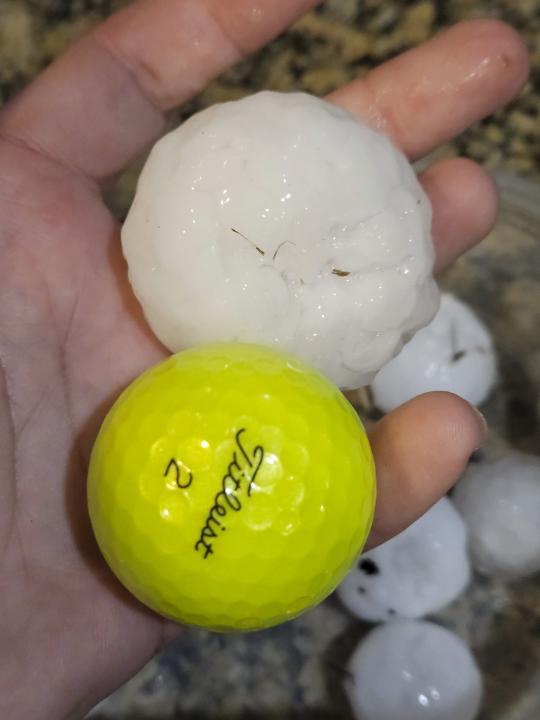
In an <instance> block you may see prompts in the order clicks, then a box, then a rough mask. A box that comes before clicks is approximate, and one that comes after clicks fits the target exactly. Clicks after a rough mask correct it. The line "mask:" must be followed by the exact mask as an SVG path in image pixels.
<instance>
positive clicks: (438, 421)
mask: <svg viewBox="0 0 540 720" xmlns="http://www.w3.org/2000/svg"><path fill="white" fill-rule="evenodd" d="M485 433H486V427H485V421H484V420H483V418H482V416H481V415H480V414H479V413H478V411H476V410H474V409H473V408H472V407H471V406H470V405H469V404H468V403H467V402H466V401H465V400H462V399H461V398H459V397H458V396H457V395H452V394H451V393H441V392H437V393H427V394H426V395H421V396H419V397H417V398H415V399H414V400H411V401H410V402H408V403H405V405H402V406H401V407H400V408H398V409H397V410H394V412H392V413H390V414H389V415H387V416H386V417H384V418H383V419H382V420H381V421H380V422H379V423H378V424H377V425H376V426H375V428H374V429H373V431H372V432H371V434H370V440H371V444H372V448H373V453H374V456H375V464H376V468H377V488H378V497H377V506H376V509H375V520H374V524H373V529H372V532H371V535H370V539H369V546H370V547H373V546H374V545H378V544H380V543H382V542H384V541H386V540H389V539H390V538H391V537H393V536H394V535H396V534H397V533H399V532H401V531H402V530H404V529H405V528H406V527H407V526H408V525H410V524H411V523H412V522H414V521H415V520H416V519H417V518H419V517H420V515H422V514H423V513H424V512H426V510H428V509H429V508H430V507H431V506H432V505H433V504H434V503H435V502H436V501H437V500H438V499H439V498H440V497H442V495H443V494H444V493H445V492H447V491H448V490H449V489H450V487H451V486H452V485H453V484H454V483H455V482H456V481H457V480H458V479H459V477H460V475H461V474H462V472H463V470H464V469H465V466H466V465H467V461H468V459H469V457H470V456H471V454H472V453H473V452H474V451H475V450H477V449H478V448H479V447H480V445H481V444H482V441H483V440H484V437H485Z"/></svg>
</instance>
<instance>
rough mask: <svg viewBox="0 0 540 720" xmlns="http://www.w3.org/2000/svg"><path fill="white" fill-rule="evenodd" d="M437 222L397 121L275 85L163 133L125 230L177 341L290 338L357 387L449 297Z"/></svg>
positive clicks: (165, 335)
mask: <svg viewBox="0 0 540 720" xmlns="http://www.w3.org/2000/svg"><path fill="white" fill-rule="evenodd" d="M430 227H431V207H430V203H429V200H428V198H427V196H426V195H425V193H424V192H423V190H422V188H421V187H420V185H419V183H418V181H417V179H416V176H415V174H414V172H413V170H412V168H411V166H410V165H409V163H408V162H407V160H406V159H405V157H404V156H403V155H402V154H401V152H399V151H398V150H397V149H396V148H394V147H393V145H392V144H391V143H390V141H389V140H388V138H387V137H386V136H384V135H382V134H380V133H378V132H376V131H374V130H372V129H371V128H369V127H368V126H367V125H364V124H362V123H360V122H359V121H358V120H356V119H355V118H353V117H352V116H351V115H350V114H348V113H346V112H345V111H344V110H341V109H339V108H337V107H336V106H334V105H332V104H330V103H327V102H325V101H323V100H319V99H317V98H314V97H312V96H309V95H305V94H300V93H298V94H287V93H274V92H262V93H258V94H256V95H253V96H251V97H248V98H245V99H243V100H239V101H237V102H230V103H225V104H221V105H216V106H214V107H211V108H208V109H207V110H204V111H203V112H201V113H199V114H198V115H195V116H194V117H192V118H191V119H190V120H188V121H187V122H185V123H184V124H183V125H182V126H181V127H179V128H178V129H177V130H175V131H174V132H172V133H170V134H169V135H167V136H166V137H165V138H163V139H162V140H161V141H160V142H158V143H157V145H156V146H155V148H154V150H153V151H152V153H151V155H150V158H149V160H148V162H147V164H146V166H145V168H144V169H143V172H142V175H141V177H140V180H139V185H138V189H137V194H136V197H135V200H134V203H133V206H132V208H131V210H130V213H129V216H128V218H127V220H126V223H125V225H124V229H123V233H122V243H123V249H124V254H125V257H126V259H127V262H128V265H129V277H130V281H131V283H132V286H133V289H134V291H135V293H136V295H137V297H138V298H139V300H140V302H141V304H142V307H143V309H144V312H145V315H146V318H147V319H148V322H149V323H150V325H151V327H152V328H153V330H154V332H155V334H156V335H157V336H158V338H159V339H160V340H161V341H162V342H163V343H164V344H165V345H166V346H167V347H168V348H169V349H170V350H172V351H178V350H181V349H183V348H185V347H187V346H191V345H197V344H200V343H204V342H208V341H212V342H214V341H216V342H217V341H235V340H239V341H244V342H256V343H260V344H264V345H274V346H279V347H283V348H284V349H287V350H289V351H290V352H292V353H295V354H297V355H298V356H300V357H303V358H304V359H305V360H307V361H309V362H311V363H312V364H313V365H315V366H316V367H318V368H319V369H320V370H321V371H322V372H324V373H325V374H326V375H327V376H328V377H329V378H331V379H332V380H333V381H334V382H335V383H336V384H337V385H339V386H341V387H343V388H355V387H359V386H361V385H365V384H366V383H367V382H369V381H370V380H371V379H372V378H373V376H374V374H375V373H376V372H377V370H378V369H379V368H380V367H381V366H382V365H383V364H384V363H386V362H388V360H389V359H390V358H391V357H393V355H395V353H396V352H398V351H399V349H400V348H401V346H402V344H403V339H404V337H409V336H410V335H411V334H413V333H414V332H415V331H416V330H417V329H418V328H420V327H423V326H424V325H425V324H426V323H428V322H429V320H431V318H432V317H433V315H434V313H435V312H436V310H437V307H438V290H437V288H436V285H435V283H434V281H433V278H432V266H433V258H434V251H433V245H432V240H431V230H430Z"/></svg>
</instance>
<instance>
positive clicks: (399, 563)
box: [337, 498, 470, 621]
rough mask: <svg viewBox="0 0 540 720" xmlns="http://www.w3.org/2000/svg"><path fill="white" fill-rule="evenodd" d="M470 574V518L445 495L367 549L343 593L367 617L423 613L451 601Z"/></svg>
mask: <svg viewBox="0 0 540 720" xmlns="http://www.w3.org/2000/svg"><path fill="white" fill-rule="evenodd" d="M469 579H470V565H469V559H468V554H467V531H466V527H465V523H464V522H463V520H462V519H461V517H460V515H459V513H458V512H457V511H456V510H455V508H454V507H453V505H452V503H451V502H450V500H448V499H447V498H442V499H441V500H439V501H438V502H437V503H436V504H435V505H434V506H433V507H432V508H431V509H430V510H428V511H427V513H425V515H423V516H422V517H421V518H420V519H419V520H417V521H416V522H415V523H413V524H412V525H411V526H410V527H408V528H407V529H406V530H404V531H403V532H402V533H400V534H399V535H396V536H395V537H394V538H392V540H389V541H388V542H386V543H384V544H383V545H380V546H379V547H377V548H375V549H374V550H370V551H369V552H367V553H365V554H364V555H362V556H361V557H360V559H359V561H358V563H357V566H356V567H355V568H354V569H353V570H352V571H351V572H350V573H349V574H348V575H347V577H346V578H345V580H343V582H342V583H341V585H340V586H339V587H338V589H337V593H338V597H339V598H340V600H341V601H342V603H343V604H344V605H345V606H346V607H347V608H348V610H350V612H352V613H353V614H354V615H356V616H357V617H360V618H362V619H363V620H370V621H378V620H391V619H392V618H395V617H404V618H420V617H422V616H424V615H428V614H430V613H434V612H437V611H438V610H440V609H441V608H443V607H444V606H446V605H448V604H449V603H451V602H452V601H453V600H454V599H455V598H457V597H458V596H459V595H460V594H461V593H462V592H463V590H464V589H465V587H466V586H467V584H468V582H469Z"/></svg>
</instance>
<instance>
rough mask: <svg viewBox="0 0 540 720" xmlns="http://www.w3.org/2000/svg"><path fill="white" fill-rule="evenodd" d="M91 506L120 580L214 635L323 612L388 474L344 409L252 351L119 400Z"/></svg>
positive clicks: (178, 369)
mask: <svg viewBox="0 0 540 720" xmlns="http://www.w3.org/2000/svg"><path fill="white" fill-rule="evenodd" d="M88 503H89V510H90V517H91V521H92V525H93V528H94V532H95V535H96V538H97V541H98V543H99V546H100V548H101V551H102V553H103V555H104V557H105V559H106V560H107V562H108V564H109V565H110V567H111V568H112V570H113V572H114V573H115V574H116V576H117V577H118V578H119V580H120V581H121V582H122V583H123V584H124V585H125V586H126V587H127V588H128V589H129V590H130V591H131V592H132V593H133V594H134V595H135V596H136V597H137V598H138V599H139V600H141V601H142V602H143V603H145V604H146V605H148V606H149V607H151V608H153V609H154V610H156V611H157V612H158V613H161V614H162V615H164V616H166V617H169V618H172V619H174V620H177V621H181V622H184V623H190V624H194V625H200V626H204V627H207V628H211V629H214V630H250V629H257V628H263V627H268V626H271V625H275V624H277V623H280V622H282V621H284V620H288V619H290V618H292V617H294V616H296V615H298V614H299V613H301V612H302V611H303V610H305V609H307V608H309V607H310V606H312V605H314V604H316V603H318V602H320V601H321V600H323V599H324V598H325V597H326V596H327V595H328V594H329V593H330V592H331V591H332V590H333V589H334V588H335V587H336V585H337V584H338V583H339V582H340V581H341V580H342V578H343V577H344V575H345V574H346V572H347V570H348V569H349V567H350V565H351V564H352V563H353V562H354V560H355V559H356V557H357V556H358V555H359V553H360V551H361V549H362V547H363V545H364V543H365V540H366V537H367V535H368V532H369V530H370V527H371V522H372V518H373V510H374V505H375V470H374V463H373V458H372V455H371V451H370V447H369V443H368V440H367V438H366V434H365V431H364V429H363V427H362V424H361V423H360V420H359V419H358V416H357V415H356V413H355V411H354V409H353V408H352V407H351V406H350V404H349V403H348V401H347V400H346V399H345V397H344V396H343V395H342V393H341V392H340V391H339V390H338V389H337V388H336V387H334V386H333V385H332V384H331V383H330V382H329V381H328V380H326V379H325V378H324V377H322V376H321V375H320V374H319V373H318V372H316V371H315V370H313V369H312V368H311V367H309V366H307V365H306V364H305V363H304V362H301V361H299V360H297V359H296V358H293V357H290V356H288V355H286V354H283V353H282V352H278V351H275V350H271V349H268V348H263V347H258V346H255V345H243V344H221V345H211V346H203V347H199V348H194V349H191V350H187V351H185V352H182V353H179V354H177V355H173V356H172V357H170V358H169V359H168V360H166V361H165V362H163V363H161V364H160V365H157V366H156V367H154V368H151V369H150V370H148V371H147V372H145V373H144V374H143V375H141V377H139V378H138V379H137V380H136V381H135V382H134V383H133V384H132V385H130V386H129V387H128V388H127V390H125V391H124V393H123V394H122V395H121V396H120V398H119V399H118V401H117V402H116V403H115V405H114V406H113V408H112V409H111V411H110V413H109V414H108V416H107V417H106V419H105V421H104V423H103V426H102V428H101V431H100V433H99V435H98V438H97V440H96V443H95V446H94V450H93V453H92V458H91V462H90V469H89V477H88Z"/></svg>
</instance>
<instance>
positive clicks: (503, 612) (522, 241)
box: [0, 0, 540, 720]
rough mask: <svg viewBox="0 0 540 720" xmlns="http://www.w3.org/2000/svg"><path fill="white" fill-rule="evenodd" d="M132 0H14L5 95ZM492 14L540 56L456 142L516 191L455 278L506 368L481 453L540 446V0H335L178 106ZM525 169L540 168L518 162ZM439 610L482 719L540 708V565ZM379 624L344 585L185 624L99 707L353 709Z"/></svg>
mask: <svg viewBox="0 0 540 720" xmlns="http://www.w3.org/2000/svg"><path fill="white" fill-rule="evenodd" d="M224 1H225V0H224ZM125 4H127V2H126V0H0V100H1V101H2V102H4V101H7V100H8V99H9V97H11V96H12V95H13V94H14V93H15V92H16V91H17V90H18V89H19V88H20V87H22V86H23V85H24V84H25V83H26V82H27V81H28V80H29V79H30V78H31V77H32V76H33V75H34V74H35V73H36V72H38V71H39V69H40V68H42V67H43V66H44V65H45V64H47V63H48V62H50V61H51V60H52V59H53V58H54V57H55V56H56V55H58V53H60V52H61V51H62V50H63V49H64V48H65V47H66V45H67V44H68V43H69V42H70V41H72V40H73V39H75V38H76V37H77V36H79V35H80V34H81V33H83V32H84V31H85V30H87V29H88V28H89V27H91V26H92V24H93V23H95V22H98V21H99V20H100V19H101V18H103V17H105V16H106V15H107V14H109V13H110V12H112V11H113V10H115V9H117V8H119V7H121V6H122V5H125ZM486 14H487V15H491V16H496V17H500V18H503V19H505V20H507V21H509V22H511V23H512V24H513V25H514V26H515V27H517V28H518V29H519V30H520V31H521V32H522V34H523V36H524V37H525V38H526V40H527V42H528V44H529V47H530V49H531V60H532V67H533V72H532V76H531V82H530V83H529V85H528V86H527V88H526V89H525V91H524V92H523V94H522V96H521V97H520V99H519V100H518V101H516V102H515V103H513V104H512V105H511V106H510V107H509V108H507V109H506V110H504V111H500V112H499V113H498V114H497V115H496V116H495V117H493V118H490V119H488V120H486V121H484V122H482V123H480V124H479V125H478V126H476V127H474V128H472V129H471V130H469V131H468V132H467V133H465V134H464V135H463V136H462V137H461V138H459V139H458V140H456V141H455V142H454V143H452V144H451V145H448V146H447V147H445V148H444V149H443V150H442V154H444V155H452V154H463V155H466V156H469V157H472V158H474V159H477V160H479V161H481V162H483V163H484V164H486V165H487V166H489V167H490V168H492V169H494V170H496V171H497V173H498V174H499V182H500V184H501V189H502V200H503V205H502V212H501V216H500V220H499V223H498V226H497V228H496V230H495V231H494V232H493V233H492V234H491V236H490V237H489V238H488V240H487V241H486V242H485V243H483V244H482V245H481V246H480V247H478V248H477V249H475V250H474V251H473V252H471V253H470V254H469V255H468V256H467V257H466V258H463V259H461V260H460V261H459V262H458V263H457V264H456V265H455V266H454V267H453V268H452V269H451V270H450V271H448V272H447V273H446V274H445V276H444V277H443V278H442V283H443V285H444V286H445V287H446V288H448V289H450V290H452V291H454V292H456V293H457V294H458V295H459V296H460V297H461V298H463V299H464V300H466V301H467V302H469V303H470V304H471V305H472V306H473V308H474V309H475V310H476V312H477V313H478V314H479V315H480V316H481V317H482V318H483V320H484V321H485V322H486V323H487V325H488V327H489V328H490V329H491V331H492V332H493V335H494V338H495V343H496V348H497V351H498V357H499V368H500V372H499V382H498V385H497V388H496V390H495V392H494V393H493V395H492V397H491V398H490V400H489V401H488V403H487V404H486V406H485V408H484V411H485V413H486V415H487V418H488V420H489V423H490V426H491V428H492V430H491V437H490V440H489V442H488V443H487V445H486V447H485V449H484V450H483V451H482V453H483V454H484V455H488V456H489V455H494V454H497V453H500V452H503V451H504V449H505V447H507V446H512V447H515V448H518V449H521V450H524V451H526V452H535V453H539V452H540V242H539V239H540V209H539V208H540V202H539V200H540V189H539V186H538V185H536V184H535V181H536V180H540V0H438V1H436V0H429V1H428V0H420V1H414V2H412V1H408V2H405V1H403V2H399V1H398V0H382V1H381V0H363V1H362V0H327V1H326V2H325V3H323V5H322V6H321V7H320V8H319V10H318V11H317V12H313V13H310V14H309V15H307V16H306V17H305V18H304V19H302V20H301V21H299V22H298V23H297V24H296V25H295V26H294V27H293V28H292V29H291V30H290V31H289V32H288V33H286V34H284V35H283V36H281V37H280V38H278V39H277V40H276V41H275V42H274V43H273V44H271V45H270V46H269V47H268V48H266V49H264V50H263V51H261V52H260V53H258V54H257V55H256V56H254V57H253V58H251V59H249V60H246V61H244V62H243V63H241V64H240V65H239V66H237V67H236V68H234V69H233V70H231V71H229V72H228V73H226V74H225V75H224V76H222V77H221V78H220V79H219V80H217V81H215V82H214V83H212V84H211V85H210V86H209V88H208V89H207V90H206V91H205V92H204V93H202V95H201V96H199V97H198V98H196V99H195V100H194V101H193V102H192V103H191V104H190V106H189V107H187V108H185V109H184V110H183V111H182V112H181V113H179V115H180V116H182V115H186V114H187V113H190V112H193V111H194V110H196V109H199V108H202V107H204V106H206V105H208V104H211V103H213V102H216V101H219V100H223V99H229V98H236V97H240V96H242V95H244V94H246V93H249V92H251V91H253V90H256V89H259V88H262V87H269V88H273V89H281V90H291V89H301V90H307V91H309V92H313V93H316V94H322V93H325V92H327V91H329V90H331V89H332V88H334V87H336V86H338V85H340V84H342V83H343V82H346V81H348V80H350V79H352V78H353V77H356V76H358V75H361V74H363V73H365V72H366V71H367V70H368V69H369V68H370V67H372V66H374V65H376V64H378V63H379V62H381V61H382V60H384V59H385V58H388V57H391V56H393V55H395V54H397V53H399V52H400V51H402V50H404V49H406V48H408V47H410V46H412V45H415V44H417V43H418V42H420V41H422V40H424V39H426V38H428V37H430V36H431V35H432V34H433V33H434V32H436V31H437V29H439V28H440V27H442V26H444V25H447V24H449V23H452V22H455V21H457V20H459V19H462V18H466V17H473V16H478V15H486ZM137 171H138V166H137V165H135V166H134V167H133V168H131V169H130V170H129V171H128V172H127V173H126V174H125V176H124V177H123V178H122V179H121V181H120V183H119V184H118V187H117V188H116V189H115V190H114V191H113V192H112V193H111V195H110V198H109V199H110V202H111V204H112V206H113V207H114V209H115V210H116V212H117V213H118V214H119V215H120V216H122V215H123V214H124V213H125V211H126V209H127V207H128V205H129V202H130V198H131V196H132V192H133V187H134V182H135V179H136V174H137ZM501 173H503V174H502V175H501ZM516 173H517V174H520V175H521V176H523V177H524V178H529V179H528V180H519V179H516V178H515V177H512V175H511V174H516ZM476 459H478V458H476ZM480 459H481V458H480ZM436 619H437V620H438V621H439V622H442V623H444V624H445V625H447V626H448V627H451V628H454V629H455V630H456V631H457V632H459V634H460V635H461V636H462V637H463V638H465V639H466V640H467V641H469V642H470V643H471V646H472V648H473V650H474V652H475V655H476V657H477V658H478V661H479V663H480V666H481V669H482V671H483V674H484V679H485V685H486V694H485V702H484V707H483V710H482V715H481V720H538V718H540V581H539V579H538V578H534V579H532V580H529V581H526V582H520V583H518V584H516V585H504V584H501V583H497V582H492V581H488V580H485V579H481V578H475V580H474V583H473V584H472V586H471V587H470V588H469V590H468V592H467V593H466V594H465V595H464V596H463V597H462V598H461V599H460V600H459V601H458V602H456V603H455V604H454V605H453V606H452V607H451V608H449V609H448V610H447V611H445V612H444V613H441V614H440V615H439V616H437V618H436ZM368 629H369V628H368V626H367V625H364V624H363V623H361V622H359V621H356V620H354V619H352V618H350V617H349V616H348V615H347V613H346V612H345V611H344V610H343V609H342V608H341V607H340V606H339V604H338V603H337V601H335V600H334V599H333V598H330V599H329V600H328V601H326V602H325V603H323V604H322V605H321V606H320V607H318V608H317V609H315V610H314V611H312V612H310V613H307V614H306V615H304V616H303V617H302V618H299V619H298V620H296V621H294V622H292V623H289V624H288V625H286V626H282V627H279V628H276V629H274V630H270V631H265V632H262V633H253V634H250V635H236V636H235V635H229V636H220V635H214V634H209V633H205V632H202V631H198V630H191V629H187V630H186V631H185V632H184V634H183V637H182V638H181V639H180V640H179V641H178V643H177V644H176V645H174V646H172V647H171V648H169V649H168V650H167V651H166V652H164V653H163V654H162V655H160V656H159V657H157V658H156V659H155V660H153V661H152V662H151V663H149V665H148V666H147V667H146V668H145V669H144V670H143V671H142V672H141V673H140V674H139V675H138V676H137V677H136V678H134V679H133V680H132V681H131V682H130V683H128V684H127V685H126V686H125V687H124V688H122V689H121V690H120V691H118V692H117V693H116V694H115V695H114V696H113V697H111V698H110V699H108V700H106V701H104V702H103V703H102V704H101V705H100V706H98V708H96V710H95V711H94V713H93V717H94V719H96V718H97V719H99V720H106V719H110V720H120V719H122V720H142V719H143V718H154V719H155V720H173V718H174V719H179V718H185V719H186V720H218V719H219V720H240V719H242V720H244V719H246V720H248V719H249V720H251V719H253V720H273V719H274V718H275V719H276V720H277V719H278V718H314V719H323V718H324V719H325V720H326V719H328V720H330V719H333V720H339V719H341V718H343V719H350V718H351V712H350V709H349V707H348V705H347V702H346V699H345V695H344V692H343V689H342V686H343V681H344V679H345V678H346V673H345V671H344V668H345V665H346V662H347V658H348V657H349V655H350V654H351V652H352V650H353V649H354V647H355V645H356V643H357V642H358V640H359V639H360V638H361V637H362V636H363V635H364V634H365V633H366V631H367V630H368ZM51 720H54V719H51ZM396 720H399V718H396Z"/></svg>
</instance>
